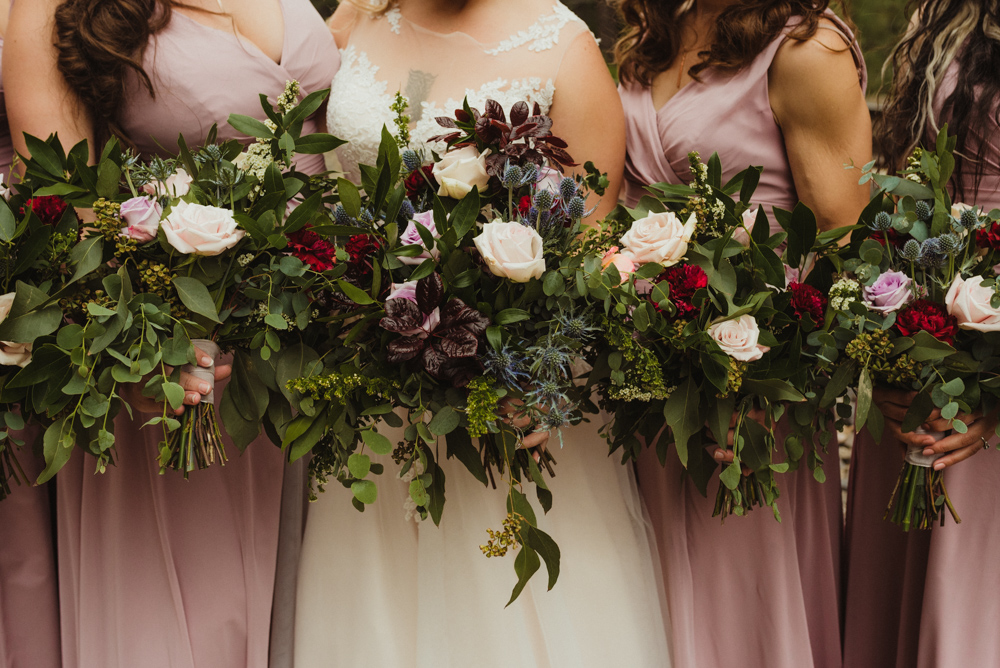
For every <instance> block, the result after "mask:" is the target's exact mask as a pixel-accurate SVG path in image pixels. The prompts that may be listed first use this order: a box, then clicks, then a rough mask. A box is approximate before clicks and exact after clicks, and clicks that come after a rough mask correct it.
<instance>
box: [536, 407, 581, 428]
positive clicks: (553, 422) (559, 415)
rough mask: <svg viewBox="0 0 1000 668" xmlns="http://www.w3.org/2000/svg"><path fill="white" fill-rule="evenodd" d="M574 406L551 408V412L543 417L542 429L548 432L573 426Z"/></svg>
mask: <svg viewBox="0 0 1000 668" xmlns="http://www.w3.org/2000/svg"><path fill="white" fill-rule="evenodd" d="M573 409H574V406H565V407H563V406H558V405H556V406H551V407H550V408H549V412H548V413H545V414H544V415H543V416H542V419H541V423H540V424H539V426H540V427H545V429H546V430H551V429H561V428H562V427H568V426H569V425H571V424H573V420H572V412H573Z"/></svg>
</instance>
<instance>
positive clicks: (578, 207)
mask: <svg viewBox="0 0 1000 668" xmlns="http://www.w3.org/2000/svg"><path fill="white" fill-rule="evenodd" d="M566 213H568V214H569V217H570V218H572V219H574V220H579V219H580V218H583V217H584V216H585V215H586V214H587V203H586V202H584V201H583V198H582V197H574V198H573V199H571V200H570V201H569V205H568V206H567V207H566Z"/></svg>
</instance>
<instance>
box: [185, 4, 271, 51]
mask: <svg viewBox="0 0 1000 668" xmlns="http://www.w3.org/2000/svg"><path fill="white" fill-rule="evenodd" d="M278 9H279V10H280V11H281V20H282V23H283V24H284V26H283V29H282V35H281V57H280V59H279V60H277V61H275V60H274V58H272V57H271V56H269V55H267V54H266V53H264V49H262V48H260V47H259V46H258V45H257V43H256V42H254V41H253V40H252V39H250V38H249V37H246V36H244V35H242V34H240V33H238V32H230V31H228V30H222V29H221V28H213V27H212V26H207V25H205V24H204V23H202V22H201V21H198V20H196V19H193V18H191V17H190V16H188V15H187V14H182V13H181V12H176V11H175V12H174V13H173V16H180V17H182V18H183V19H184V20H185V21H187V22H188V23H191V24H194V25H195V26H197V27H199V28H201V29H203V30H209V31H211V32H213V33H219V34H222V35H225V36H226V37H228V38H229V39H230V40H233V41H235V42H236V43H237V44H239V45H240V46H245V45H246V44H249V45H250V47H251V48H252V50H253V51H254V52H256V55H257V56H259V57H261V58H263V59H264V60H266V61H267V62H269V63H271V64H272V65H275V66H276V67H284V66H285V63H286V62H287V60H288V47H289V41H290V40H289V39H288V11H287V8H286V7H285V0H278ZM234 30H235V26H234Z"/></svg>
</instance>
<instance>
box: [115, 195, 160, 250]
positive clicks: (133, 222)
mask: <svg viewBox="0 0 1000 668" xmlns="http://www.w3.org/2000/svg"><path fill="white" fill-rule="evenodd" d="M120 215H121V218H122V221H123V222H124V223H125V225H126V227H125V228H124V229H123V230H122V236H123V237H128V238H130V239H135V240H136V241H138V242H139V243H140V244H144V243H146V242H149V241H152V240H153V239H155V238H156V231H157V230H159V229H160V217H161V216H162V215H163V207H161V206H160V204H159V202H157V201H156V200H153V199H150V198H148V197H133V198H132V199H130V200H128V201H127V202H125V203H124V204H122V208H121V212H120Z"/></svg>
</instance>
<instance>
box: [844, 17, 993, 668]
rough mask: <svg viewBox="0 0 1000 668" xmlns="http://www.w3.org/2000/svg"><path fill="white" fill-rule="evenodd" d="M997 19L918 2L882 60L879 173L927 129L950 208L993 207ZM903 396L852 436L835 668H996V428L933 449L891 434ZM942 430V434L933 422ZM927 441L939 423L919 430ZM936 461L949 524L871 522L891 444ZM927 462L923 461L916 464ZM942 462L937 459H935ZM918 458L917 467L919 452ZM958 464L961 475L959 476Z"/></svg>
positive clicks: (892, 459)
mask: <svg viewBox="0 0 1000 668" xmlns="http://www.w3.org/2000/svg"><path fill="white" fill-rule="evenodd" d="M998 29H1000V9H998V7H997V5H996V3H984V2H980V1H979V0H927V1H925V2H922V3H920V4H919V7H918V9H917V12H916V13H915V14H914V17H913V21H912V23H911V25H910V28H909V30H908V31H907V32H906V35H905V36H904V37H903V39H902V41H901V42H900V44H899V45H898V46H897V47H896V49H895V51H894V53H893V65H894V68H893V69H894V70H895V79H894V81H893V84H892V91H891V95H890V100H889V103H888V105H887V106H886V109H885V111H884V116H883V119H882V121H881V122H880V123H879V125H878V126H877V128H876V134H877V135H878V137H879V140H880V145H881V146H882V147H883V149H884V155H883V156H882V157H883V161H884V165H885V167H886V168H887V169H889V170H896V169H899V168H900V167H901V166H902V165H903V164H904V163H905V160H906V157H907V155H909V153H910V152H911V151H912V150H913V147H914V146H916V145H917V144H921V143H923V144H927V145H933V142H934V140H935V137H936V136H937V133H938V130H939V128H940V127H941V126H942V125H944V124H945V123H948V131H949V132H950V133H952V134H957V135H958V150H957V151H956V157H957V158H958V159H957V165H956V174H955V178H954V180H953V182H952V184H951V185H952V191H953V192H952V195H953V198H954V200H955V201H956V202H968V203H970V204H971V203H975V204H977V205H978V206H980V207H981V208H982V209H984V210H986V211H990V210H991V209H995V208H998V207H1000V124H998V120H997V113H998V111H1000V32H998ZM911 398H912V395H907V394H906V393H902V392H894V391H889V390H883V391H881V392H876V397H875V400H876V402H877V404H878V405H879V407H880V408H881V409H882V412H883V413H884V415H885V417H886V433H885V436H884V438H883V439H882V442H881V443H875V442H874V441H873V440H872V438H871V436H870V435H869V434H868V432H867V431H863V432H861V433H859V434H858V435H857V436H856V437H855V444H854V455H853V461H852V466H851V486H850V490H849V496H848V506H847V533H846V539H845V542H846V556H847V560H846V564H847V571H846V574H845V575H846V578H847V588H846V591H847V595H846V596H847V597H846V601H845V605H846V626H845V639H844V665H845V666H852V668H854V667H856V668H892V667H893V666H895V667H897V668H904V667H905V668H932V667H933V668H959V667H964V666H986V665H996V663H997V660H998V657H1000V637H998V636H997V633H996V629H997V627H998V625H1000V601H998V600H997V597H996V596H995V594H996V592H998V591H1000V572H998V571H997V569H996V568H994V567H993V565H992V562H993V560H994V556H995V555H996V554H997V553H998V552H1000V536H998V535H997V531H996V528H997V525H998V523H1000V459H997V455H996V454H995V453H984V454H981V455H978V456H977V457H976V459H975V460H974V461H969V462H963V461H962V460H964V459H967V458H968V457H971V456H972V455H975V454H977V453H980V452H982V451H983V449H984V446H985V444H986V441H987V440H990V441H991V442H992V443H995V442H996V439H995V437H994V436H993V434H994V430H995V429H996V426H997V422H998V416H997V415H996V414H993V415H987V416H983V415H974V416H969V417H968V418H967V419H966V421H967V422H970V423H971V424H970V426H969V430H968V433H966V434H964V435H963V434H952V435H950V436H948V437H946V438H943V439H941V440H940V441H938V442H937V443H936V444H935V443H934V441H933V439H931V438H928V437H927V436H919V435H916V434H913V433H906V434H904V433H902V432H901V424H900V421H901V420H902V417H903V416H904V415H905V414H906V410H907V407H908V405H909V402H910V400H911ZM942 422H943V421H942ZM929 427H930V429H929V430H930V431H946V430H948V429H949V425H948V424H947V423H944V424H939V423H935V422H931V423H930V425H929ZM908 443H912V444H914V445H921V444H922V445H930V446H932V449H933V452H934V453H942V454H944V456H942V457H941V459H939V460H938V462H937V463H936V467H940V468H945V467H951V466H953V465H956V464H957V465H956V466H954V468H948V473H947V475H946V482H947V485H948V492H949V494H950V496H951V499H952V501H954V503H955V506H956V508H957V509H958V512H959V513H960V514H961V516H962V524H961V526H956V525H954V524H952V523H951V521H950V520H949V521H948V523H947V524H946V525H945V526H944V527H935V528H934V529H933V530H931V531H910V532H909V533H904V532H903V531H901V530H900V529H899V527H896V526H894V525H892V524H890V523H888V522H885V521H883V520H882V514H883V513H884V512H885V505H886V503H887V502H888V500H889V495H890V494H891V491H892V488H893V486H894V485H895V483H896V477H897V476H898V475H899V469H900V466H901V464H902V457H903V447H904V445H903V444H908ZM925 452H926V451H925ZM945 453H946V454H945ZM927 454H930V453H929V452H928V453H927ZM960 462H961V463H960Z"/></svg>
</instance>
